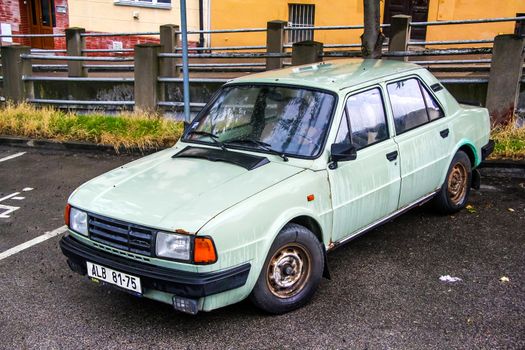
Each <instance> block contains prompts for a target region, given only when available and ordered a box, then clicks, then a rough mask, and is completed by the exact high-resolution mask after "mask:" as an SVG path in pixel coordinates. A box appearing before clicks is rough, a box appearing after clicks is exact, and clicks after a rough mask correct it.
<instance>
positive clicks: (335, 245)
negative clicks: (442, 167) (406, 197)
mask: <svg viewBox="0 0 525 350" xmlns="http://www.w3.org/2000/svg"><path fill="white" fill-rule="evenodd" d="M438 192H439V190H436V191H434V192H432V193H429V194H427V195H426V196H424V197H421V198H420V199H418V200H416V201H415V202H413V203H411V204H408V205H406V206H404V207H403V208H401V209H398V210H396V211H395V212H393V213H392V214H390V215H388V216H385V217H384V218H382V219H379V220H377V221H376V222H373V223H371V224H369V225H368V226H365V227H363V228H362V229H360V230H358V231H356V232H355V233H354V234H352V235H350V236H348V237H346V238H343V239H342V240H340V241H336V242H333V243H332V244H331V245H330V246H329V247H328V249H327V251H332V250H334V249H335V248H338V247H339V246H341V245H343V244H345V243H347V242H349V241H351V240H352V239H354V238H357V237H359V236H361V235H363V234H364V233H366V232H368V231H370V230H372V229H374V228H376V227H378V226H380V225H382V224H384V223H385V222H387V221H390V220H392V219H394V218H395V217H397V216H399V215H401V214H403V213H405V212H407V211H409V210H410V209H413V208H415V207H417V206H420V205H423V204H424V203H426V202H427V201H429V200H430V199H431V198H432V197H434V195H435V194H436V193H438Z"/></svg>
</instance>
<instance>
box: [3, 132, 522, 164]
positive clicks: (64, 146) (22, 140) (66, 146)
mask: <svg viewBox="0 0 525 350" xmlns="http://www.w3.org/2000/svg"><path fill="white" fill-rule="evenodd" d="M0 145H6V146H13V147H28V148H42V149H51V150H62V151H83V152H104V153H108V154H113V155H118V154H133V155H147V154H151V153H154V152H157V151H160V150H163V149H165V148H166V147H162V148H146V149H140V148H124V147H121V148H119V149H118V151H117V150H115V148H113V146H110V145H99V144H95V143H90V142H78V141H64V142H59V141H53V140H47V139H40V140H37V139H30V138H27V137H17V136H0ZM479 168H492V169H493V168H503V169H525V159H524V160H507V159H498V160H485V161H483V162H482V163H481V164H480V165H479Z"/></svg>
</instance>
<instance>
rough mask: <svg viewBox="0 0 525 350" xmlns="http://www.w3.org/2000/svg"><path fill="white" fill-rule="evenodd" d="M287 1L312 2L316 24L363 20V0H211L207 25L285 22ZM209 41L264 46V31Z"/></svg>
mask: <svg viewBox="0 0 525 350" xmlns="http://www.w3.org/2000/svg"><path fill="white" fill-rule="evenodd" d="M288 4H314V5H315V20H314V23H315V25H316V26H328V25H352V24H362V23H363V0H330V1H328V0H293V1H283V0H265V1H261V0H211V5H210V8H211V13H210V24H211V28H212V29H232V28H266V23H267V22H268V21H271V20H276V19H277V20H283V21H288ZM381 21H382V19H381ZM361 34H362V29H358V30H324V31H316V32H315V34H314V40H316V41H320V42H322V43H325V44H340V43H360V36H361ZM210 42H211V46H214V47H216V46H238V45H239V46H249V45H266V33H263V32H261V33H226V34H211V36H210Z"/></svg>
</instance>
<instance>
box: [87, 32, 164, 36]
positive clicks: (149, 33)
mask: <svg viewBox="0 0 525 350" xmlns="http://www.w3.org/2000/svg"><path fill="white" fill-rule="evenodd" d="M142 35H160V32H158V31H157V32H117V33H97V32H94V33H82V34H80V36H82V37H101V36H142Z"/></svg>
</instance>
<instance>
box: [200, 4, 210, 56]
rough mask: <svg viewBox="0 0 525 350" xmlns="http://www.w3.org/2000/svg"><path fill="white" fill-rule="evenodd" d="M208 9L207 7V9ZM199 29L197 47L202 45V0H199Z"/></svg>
mask: <svg viewBox="0 0 525 350" xmlns="http://www.w3.org/2000/svg"><path fill="white" fill-rule="evenodd" d="M208 11H209V9H208ZM199 30H200V31H201V32H200V34H199V47H204V33H203V32H202V31H203V30H204V4H203V0H199Z"/></svg>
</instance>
